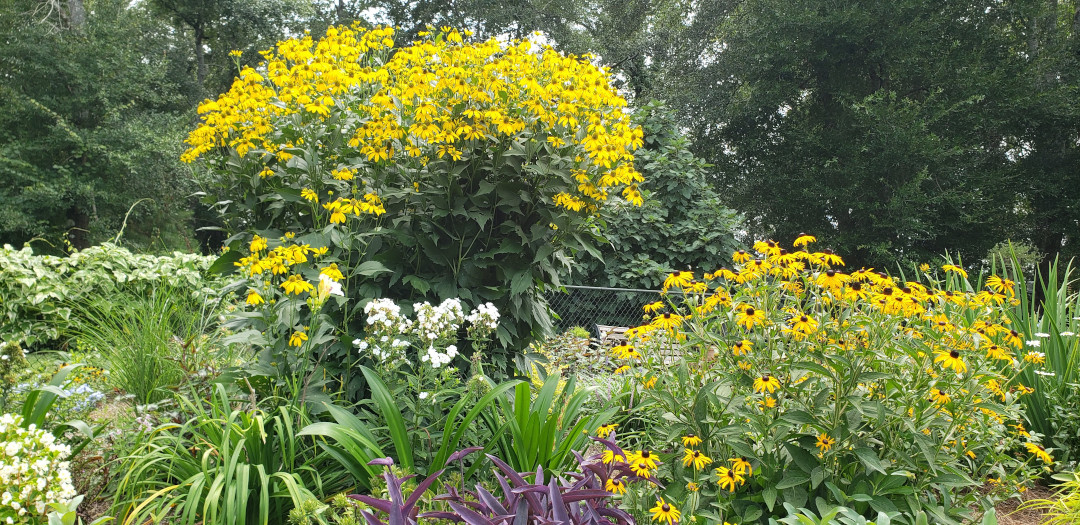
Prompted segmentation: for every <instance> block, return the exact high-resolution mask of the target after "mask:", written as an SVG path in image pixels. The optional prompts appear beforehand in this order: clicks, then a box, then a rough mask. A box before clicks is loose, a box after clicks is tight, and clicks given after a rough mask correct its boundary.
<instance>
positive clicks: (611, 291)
mask: <svg viewBox="0 0 1080 525" xmlns="http://www.w3.org/2000/svg"><path fill="white" fill-rule="evenodd" d="M564 288H566V292H565V293H564V292H561V291H553V292H549V293H548V295H547V300H548V303H549V304H550V305H551V312H552V317H553V318H552V325H553V326H555V329H556V333H562V332H565V331H566V330H568V329H570V328H572V327H575V326H580V327H582V328H584V329H586V330H588V331H589V333H590V334H591V335H592V337H594V338H599V337H600V335H601V334H599V332H598V330H597V326H624V327H630V326H638V325H640V324H642V322H643V321H644V320H643V318H642V316H643V315H644V314H645V311H644V310H642V308H643V307H644V306H645V305H647V304H649V303H651V302H654V301H658V300H659V299H660V290H643V289H638V288H604V287H598V286H565V287H564ZM669 293H670V292H669Z"/></svg>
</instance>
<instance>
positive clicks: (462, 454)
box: [446, 447, 484, 463]
mask: <svg viewBox="0 0 1080 525" xmlns="http://www.w3.org/2000/svg"><path fill="white" fill-rule="evenodd" d="M477 450H484V447H469V448H464V449H461V450H459V451H457V452H454V453H453V454H450V457H448V458H446V462H447V463H450V462H452V461H457V460H459V459H461V458H463V457H465V456H468V455H469V454H472V453H473V452H476V451H477Z"/></svg>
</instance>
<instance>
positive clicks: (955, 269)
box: [941, 264, 968, 279]
mask: <svg viewBox="0 0 1080 525" xmlns="http://www.w3.org/2000/svg"><path fill="white" fill-rule="evenodd" d="M941 269H942V270H943V271H944V272H945V273H955V274H957V275H959V276H960V277H963V278H964V279H967V276H968V274H967V272H966V271H964V269H963V268H961V267H959V266H957V265H955V264H944V265H942V266H941Z"/></svg>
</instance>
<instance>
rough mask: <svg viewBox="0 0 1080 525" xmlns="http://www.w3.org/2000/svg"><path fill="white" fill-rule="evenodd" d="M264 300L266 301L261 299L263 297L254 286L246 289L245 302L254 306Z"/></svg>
mask: <svg viewBox="0 0 1080 525" xmlns="http://www.w3.org/2000/svg"><path fill="white" fill-rule="evenodd" d="M265 302H266V301H265V300H264V299H263V297H262V296H261V295H259V292H258V291H256V290H255V289H254V288H251V289H249V290H248V295H247V304H249V305H251V306H255V305H258V304H263V303H265Z"/></svg>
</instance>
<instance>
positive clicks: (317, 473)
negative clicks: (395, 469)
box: [116, 385, 349, 525]
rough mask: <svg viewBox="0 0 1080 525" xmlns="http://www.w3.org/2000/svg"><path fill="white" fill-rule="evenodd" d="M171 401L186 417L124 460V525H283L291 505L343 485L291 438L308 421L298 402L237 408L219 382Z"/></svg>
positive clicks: (341, 477) (344, 477) (318, 456)
mask: <svg viewBox="0 0 1080 525" xmlns="http://www.w3.org/2000/svg"><path fill="white" fill-rule="evenodd" d="M176 399H177V401H178V402H179V403H180V405H181V408H182V409H183V410H184V411H186V412H187V413H189V414H191V416H190V418H189V419H187V420H186V421H184V422H182V423H173V422H169V423H165V424H163V425H161V426H159V427H157V428H155V429H154V430H153V431H152V432H151V433H150V434H149V435H147V436H146V441H145V442H144V443H143V444H142V445H141V446H140V447H139V448H138V449H137V450H135V451H134V452H133V453H132V454H131V455H130V456H129V457H128V458H126V459H125V461H124V471H125V474H124V477H123V478H122V479H121V481H120V483H119V486H118V487H117V508H116V510H117V511H118V512H117V515H118V516H120V517H121V519H122V520H123V523H124V524H126V525H127V524H133V523H136V524H137V523H144V522H146V521H147V520H162V519H165V517H166V516H168V517H169V518H168V519H169V520H170V521H171V522H173V523H180V524H186V525H191V524H195V523H201V524H206V525H211V524H220V525H226V524H228V525H232V524H235V523H256V524H262V525H266V524H271V523H272V524H281V523H286V522H287V518H288V515H289V511H290V509H292V508H293V507H295V506H298V505H300V504H301V503H303V502H304V501H306V500H308V499H318V496H316V495H322V494H327V493H334V492H337V491H340V490H342V489H344V488H345V487H346V486H347V485H348V483H349V479H348V473H347V472H345V471H344V470H342V469H335V468H332V467H333V464H332V463H330V462H328V460H329V459H330V458H329V456H328V455H327V453H326V452H323V451H320V450H319V449H318V448H316V447H315V445H314V444H311V443H310V442H308V441H306V440H304V439H301V438H300V437H299V436H298V435H297V433H296V431H295V429H296V428H298V426H299V425H305V424H307V423H309V422H310V420H309V419H308V416H307V414H306V412H305V411H304V409H303V405H302V404H292V405H289V404H284V405H282V406H279V407H277V408H276V409H274V410H272V411H269V412H267V411H263V410H261V409H259V408H258V407H256V406H249V407H246V408H243V409H239V408H235V405H234V402H233V401H232V400H231V399H230V398H229V396H228V394H227V393H226V390H225V387H224V386H223V385H217V386H216V388H215V390H214V393H213V395H212V396H211V397H210V398H209V399H205V400H203V399H195V400H189V399H187V398H186V397H184V396H177V398H176ZM328 467H329V468H328Z"/></svg>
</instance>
